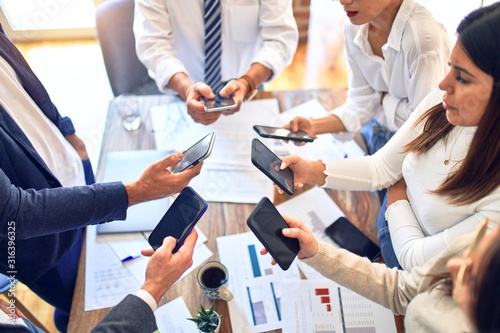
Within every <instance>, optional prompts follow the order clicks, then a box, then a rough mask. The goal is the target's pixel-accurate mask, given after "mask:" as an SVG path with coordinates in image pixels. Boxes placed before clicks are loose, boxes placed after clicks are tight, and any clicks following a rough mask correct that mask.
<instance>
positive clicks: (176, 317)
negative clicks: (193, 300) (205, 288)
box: [155, 297, 198, 333]
mask: <svg viewBox="0 0 500 333" xmlns="http://www.w3.org/2000/svg"><path fill="white" fill-rule="evenodd" d="M155 317H156V325H157V326H158V331H159V332H160V333H198V330H197V329H196V324H195V323H194V322H192V321H190V320H187V318H191V317H192V315H191V313H190V312H189V309H188V307H187V305H186V302H184V299H183V298H182V297H177V298H176V299H174V300H172V301H170V302H168V303H166V304H164V305H162V306H160V307H159V308H158V309H157V310H156V311H155ZM185 318H186V319H185Z"/></svg>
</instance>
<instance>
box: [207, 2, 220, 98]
mask: <svg viewBox="0 0 500 333" xmlns="http://www.w3.org/2000/svg"><path fill="white" fill-rule="evenodd" d="M204 1H205V16H204V18H205V83H206V84H208V85H209V86H210V87H211V88H212V91H213V92H214V93H218V92H219V90H221V89H222V82H221V81H222V77H221V71H220V61H221V54H222V38H221V37H222V33H221V10H220V1H219V0H204Z"/></svg>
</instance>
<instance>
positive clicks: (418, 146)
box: [404, 2, 500, 205]
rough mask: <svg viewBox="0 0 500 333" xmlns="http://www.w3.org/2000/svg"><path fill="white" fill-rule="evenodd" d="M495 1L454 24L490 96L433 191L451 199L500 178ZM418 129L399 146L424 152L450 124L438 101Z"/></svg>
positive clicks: (469, 197)
mask: <svg viewBox="0 0 500 333" xmlns="http://www.w3.org/2000/svg"><path fill="white" fill-rule="evenodd" d="M499 22H500V2H497V3H495V4H493V5H490V6H487V7H484V8H480V9H477V10H475V11H473V12H472V13H470V14H469V15H467V16H466V17H465V18H464V19H463V20H462V22H461V23H460V25H459V26H458V28H457V34H458V36H459V40H458V43H459V44H460V45H461V47H462V48H463V50H464V51H465V52H466V53H467V55H468V56H469V58H470V59H471V60H472V61H473V62H474V64H475V65H476V66H478V67H479V68H480V69H481V70H482V71H483V72H485V73H486V74H488V75H491V76H492V77H493V87H492V90H491V97H490V100H489V102H488V104H487V106H486V111H485V113H484V115H483V117H482V118H481V120H480V122H479V124H478V126H477V130H476V132H475V134H474V137H473V139H472V142H471V144H470V146H469V150H468V151H467V154H466V156H465V159H464V160H463V162H462V163H461V165H460V166H459V167H458V168H457V169H456V170H454V171H453V172H452V173H450V174H449V175H448V177H447V178H446V179H445V180H444V181H443V182H442V183H441V184H440V186H439V187H438V188H437V189H436V190H434V191H433V192H434V193H436V194H438V195H444V196H448V198H449V199H448V200H449V202H450V203H452V204H456V205H466V204H470V203H472V202H475V201H478V200H479V199H481V198H483V197H484V196H486V195H488V194H489V193H491V192H492V191H493V190H494V189H495V188H496V187H497V186H498V185H499V184H500V156H499V155H500V136H499V134H498V133H499V131H500V61H499V60H498V59H499V57H500V52H499V51H500V46H499V45H500V28H499ZM420 122H425V123H424V130H423V132H422V133H421V134H420V135H419V136H418V137H416V138H415V139H414V140H413V141H411V142H410V143H408V144H407V145H406V146H405V148H404V151H405V152H414V153H417V154H419V153H425V152H426V151H428V150H429V149H431V148H432V147H433V146H434V145H435V144H436V143H437V142H438V141H440V140H446V139H447V136H448V134H449V133H450V131H451V130H452V129H453V127H454V126H453V125H451V124H450V123H449V122H448V121H447V119H446V110H445V109H444V108H443V107H442V105H441V104H438V105H436V106H434V107H432V108H431V109H429V110H428V111H427V112H426V113H424V114H423V115H422V116H421V117H420V119H419V120H418V121H417V123H420Z"/></svg>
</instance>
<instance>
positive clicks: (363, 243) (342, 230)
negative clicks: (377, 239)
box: [325, 216, 380, 261]
mask: <svg viewBox="0 0 500 333" xmlns="http://www.w3.org/2000/svg"><path fill="white" fill-rule="evenodd" d="M325 233H326V234H327V235H328V236H329V237H330V238H331V239H332V240H333V241H334V242H335V243H337V244H338V245H339V246H340V247H342V248H344V249H346V250H348V251H350V252H352V253H355V254H357V255H359V256H362V257H368V259H370V260H371V261H374V260H376V259H377V258H378V257H379V256H380V248H379V247H378V246H377V244H375V243H374V242H372V241H371V240H370V239H369V238H368V237H366V236H365V234H363V233H362V232H361V231H360V230H359V229H358V228H356V227H355V226H354V225H353V224H352V223H351V222H350V221H349V220H348V219H346V218H345V217H343V216H342V217H339V218H338V219H337V220H336V221H335V222H333V223H332V224H330V225H329V226H328V227H327V228H326V229H325Z"/></svg>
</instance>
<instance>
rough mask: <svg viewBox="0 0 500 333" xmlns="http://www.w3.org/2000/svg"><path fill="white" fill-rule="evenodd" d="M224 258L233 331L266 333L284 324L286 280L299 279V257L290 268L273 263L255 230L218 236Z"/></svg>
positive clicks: (221, 257)
mask: <svg viewBox="0 0 500 333" xmlns="http://www.w3.org/2000/svg"><path fill="white" fill-rule="evenodd" d="M217 248H218V250H219V257H220V261H221V262H222V263H223V264H224V265H225V266H226V267H227V270H228V272H229V281H228V288H229V290H231V292H232V293H233V296H234V298H233V300H231V301H230V302H228V303H227V305H228V307H229V314H230V316H231V326H232V328H233V332H238V333H250V332H266V331H270V330H273V329H278V328H281V327H282V325H283V310H282V306H283V295H284V294H285V292H284V291H285V290H286V289H283V288H282V285H281V281H282V280H283V279H292V280H299V279H300V274H299V269H298V267H297V260H295V261H294V262H293V263H292V266H290V268H289V269H288V270H287V271H283V270H282V269H281V268H280V267H279V266H278V265H275V266H273V265H271V256H270V255H266V256H263V255H261V254H260V253H259V252H260V250H261V249H262V248H263V246H262V244H261V243H260V242H259V240H258V239H257V237H255V235H254V234H253V233H252V232H246V233H241V234H236V235H230V236H224V237H218V238H217Z"/></svg>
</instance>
